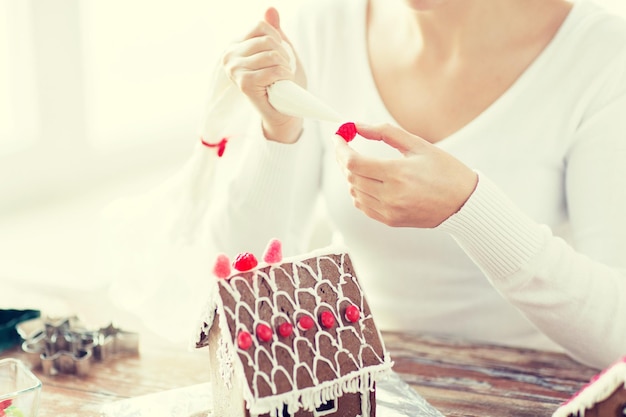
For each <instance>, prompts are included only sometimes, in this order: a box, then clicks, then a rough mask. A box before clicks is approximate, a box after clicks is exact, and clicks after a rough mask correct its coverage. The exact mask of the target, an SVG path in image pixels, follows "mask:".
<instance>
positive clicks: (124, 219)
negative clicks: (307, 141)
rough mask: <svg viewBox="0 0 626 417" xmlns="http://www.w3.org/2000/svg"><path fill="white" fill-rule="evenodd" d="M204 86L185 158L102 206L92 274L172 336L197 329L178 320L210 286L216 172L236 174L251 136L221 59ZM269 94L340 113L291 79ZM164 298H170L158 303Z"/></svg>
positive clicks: (302, 107)
mask: <svg viewBox="0 0 626 417" xmlns="http://www.w3.org/2000/svg"><path fill="white" fill-rule="evenodd" d="M285 47H286V49H287V51H288V53H290V54H291V60H290V61H291V64H292V69H293V70H295V65H296V59H295V56H294V55H293V51H292V50H291V47H290V46H289V45H287V44H286V43H285ZM209 86H210V90H209V94H208V100H207V105H206V110H205V112H204V114H203V119H202V121H201V123H200V126H199V132H198V133H199V138H200V140H198V141H197V144H196V146H195V149H193V150H192V152H191V156H190V158H189V159H188V160H187V162H186V163H185V165H184V166H183V167H182V168H181V169H179V170H178V172H176V173H175V174H174V175H172V176H171V177H169V178H168V179H167V180H165V181H164V182H162V183H161V184H159V185H158V186H156V187H154V188H152V189H151V190H149V191H147V192H145V193H143V194H140V195H135V196H130V197H127V198H124V199H119V200H116V201H114V202H112V203H110V204H109V205H108V206H107V207H106V208H105V209H104V210H103V211H102V213H101V221H100V241H99V244H100V247H99V250H98V259H97V260H98V268H97V273H98V274H102V277H103V278H104V279H106V280H107V282H111V286H110V290H109V296H110V298H111V299H112V300H113V301H114V303H115V304H116V305H117V306H119V307H121V308H123V309H125V310H127V311H130V312H132V313H134V314H135V315H136V316H137V317H138V318H140V319H141V321H142V322H143V324H144V325H145V326H146V327H147V328H148V329H151V330H153V331H154V332H155V334H159V335H161V336H163V337H165V338H166V339H168V340H169V341H170V342H173V343H179V342H180V341H181V340H183V341H187V340H188V339H189V335H190V334H191V333H192V331H194V332H195V330H196V328H194V329H185V326H180V323H185V322H187V321H188V319H189V317H199V312H200V311H201V308H200V306H202V305H204V303H205V298H206V294H207V292H206V291H203V289H206V290H207V291H209V289H208V288H205V287H206V286H207V285H208V284H207V280H206V271H207V265H206V263H205V261H206V260H207V259H215V256H216V255H217V253H219V248H216V246H218V245H216V244H215V243H214V242H213V237H212V236H211V235H210V227H209V224H210V223H209V219H210V216H211V211H212V207H214V206H215V204H216V203H217V202H218V200H219V198H220V195H223V194H222V193H221V192H222V191H224V190H223V188H220V187H225V185H224V183H225V182H226V181H223V180H222V178H229V177H232V176H233V175H234V173H235V172H236V168H233V167H235V166H237V165H238V164H239V160H240V158H239V155H241V153H242V150H243V148H245V146H246V141H247V140H252V138H248V135H246V134H245V133H246V131H245V130H244V131H242V126H249V125H250V122H251V119H252V115H253V110H252V108H251V106H250V105H249V103H248V100H247V99H246V97H245V96H244V95H243V94H242V93H241V92H240V91H239V89H238V88H237V86H236V85H235V84H234V83H233V82H232V81H231V80H230V79H229V78H228V77H227V76H226V74H225V72H224V70H223V68H222V66H221V65H217V66H216V68H215V69H214V71H213V74H212V79H211V81H210V83H209ZM268 98H269V102H270V104H271V105H272V106H274V107H275V108H276V109H277V110H278V111H280V112H282V113H285V114H288V115H291V116H297V117H302V118H307V119H315V120H322V121H328V122H335V123H342V122H343V121H345V120H346V119H344V118H343V117H342V116H341V115H340V114H339V113H338V112H336V111H335V110H334V109H332V107H330V106H329V105H327V104H326V103H324V102H323V101H322V100H320V99H318V98H317V97H315V96H313V95H312V94H311V93H309V92H308V91H306V90H305V89H303V88H301V87H299V86H298V85H297V84H295V83H293V82H292V81H287V80H284V81H278V82H276V83H274V84H273V85H271V86H270V87H269V88H268ZM243 129H245V128H243ZM217 178H219V180H217ZM111 277H114V278H111ZM200 296H202V297H201V298H196V297H200ZM164 300H168V301H167V303H171V305H169V306H168V305H164V304H163V303H164ZM174 300H188V302H186V303H175V304H174ZM192 321H193V320H192Z"/></svg>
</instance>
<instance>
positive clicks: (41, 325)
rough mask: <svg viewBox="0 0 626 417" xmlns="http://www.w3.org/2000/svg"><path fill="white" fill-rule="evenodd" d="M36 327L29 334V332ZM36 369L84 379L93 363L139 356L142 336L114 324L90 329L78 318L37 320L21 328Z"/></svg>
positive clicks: (27, 351) (46, 372) (24, 346)
mask: <svg viewBox="0 0 626 417" xmlns="http://www.w3.org/2000/svg"><path fill="white" fill-rule="evenodd" d="M29 327H35V330H34V331H31V332H30V333H29V334H24V333H27V332H28V331H27V330H26V329H27V328H29ZM18 332H19V333H20V334H21V336H22V338H23V339H24V342H23V343H22V350H23V351H24V352H26V353H28V354H29V357H30V360H31V363H32V365H33V367H39V366H40V367H41V369H42V370H43V372H44V373H45V374H46V375H56V374H59V373H62V374H75V375H78V376H85V375H87V374H88V373H89V370H90V369H91V363H92V362H93V361H94V360H96V361H104V360H108V359H110V358H112V357H115V356H118V355H137V354H138V353H139V335H138V334H137V333H134V332H128V331H125V330H122V329H119V328H117V327H115V326H113V324H109V325H108V326H106V327H102V328H99V329H96V330H90V329H87V328H86V327H85V326H84V325H83V324H82V323H81V322H80V320H78V318H77V317H75V316H73V317H63V318H58V319H51V318H45V319H36V320H31V321H29V322H25V323H23V324H22V325H20V326H18Z"/></svg>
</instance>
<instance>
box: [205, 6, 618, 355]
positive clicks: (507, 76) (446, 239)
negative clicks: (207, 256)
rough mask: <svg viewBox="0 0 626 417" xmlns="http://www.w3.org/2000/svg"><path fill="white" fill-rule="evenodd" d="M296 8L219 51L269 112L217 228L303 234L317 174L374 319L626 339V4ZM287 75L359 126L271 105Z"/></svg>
mask: <svg viewBox="0 0 626 417" xmlns="http://www.w3.org/2000/svg"><path fill="white" fill-rule="evenodd" d="M299 16H300V18H299V19H298V20H296V21H294V22H291V23H292V24H293V26H294V28H295V29H294V30H292V31H283V29H282V28H281V26H280V22H279V19H278V14H277V12H276V11H275V10H273V9H270V10H268V12H267V13H266V16H265V20H263V21H261V22H260V23H259V24H258V25H257V26H256V27H255V28H253V30H252V31H251V32H250V33H249V34H248V35H247V36H246V37H245V38H244V39H243V40H242V41H241V42H238V43H236V44H234V45H232V47H231V48H230V49H229V50H228V51H227V53H226V54H225V55H224V67H225V70H226V72H227V74H228V75H229V76H230V77H231V79H232V80H233V81H234V82H235V83H237V84H238V85H239V87H240V88H241V90H242V91H243V92H244V93H245V95H246V96H247V97H248V98H249V99H250V101H251V103H252V104H253V105H254V107H255V108H256V109H257V110H258V114H259V116H260V120H259V122H258V123H257V125H255V126H256V127H257V129H253V130H251V132H250V135H252V136H254V137H251V138H250V139H249V140H247V144H246V148H245V150H244V152H242V154H241V155H237V158H238V159H239V160H240V161H241V164H239V167H240V168H238V171H237V172H236V173H235V174H234V175H232V177H231V178H230V180H229V181H230V182H229V183H228V184H227V187H226V188H227V189H228V190H229V191H228V196H227V198H225V199H223V200H222V201H221V202H220V203H219V204H217V205H216V206H215V207H213V210H214V214H213V216H212V218H214V219H216V220H217V221H215V222H214V223H213V224H212V226H211V227H212V235H213V236H214V238H215V239H216V241H217V245H218V247H219V248H220V249H221V250H224V251H225V252H227V253H237V252H239V251H255V252H257V253H260V252H262V250H263V247H264V246H265V244H266V243H267V242H268V240H269V239H270V238H272V237H278V238H280V239H281V240H282V241H283V244H284V245H285V252H286V254H288V255H289V254H295V253H297V252H302V251H304V250H306V243H307V242H308V237H309V234H310V231H311V225H312V220H313V214H314V207H315V205H316V201H317V197H318V196H319V195H320V194H321V195H322V197H323V200H324V201H325V204H326V208H327V213H328V217H329V219H330V220H331V222H332V225H333V227H334V228H335V229H336V231H337V232H338V234H340V235H341V237H342V238H343V243H344V244H345V245H346V246H347V247H348V248H349V250H350V252H351V254H352V256H353V258H354V260H355V266H356V268H357V270H358V272H359V275H360V277H361V279H362V281H363V284H364V286H365V289H366V292H367V295H368V298H369V300H370V304H372V306H373V309H374V312H375V314H376V317H377V321H378V322H379V323H380V325H381V327H382V328H383V329H389V330H394V329H401V330H409V331H419V332H436V333H446V334H454V335H460V336H463V337H468V338H473V339H480V340H485V341H490V342H495V343H505V344H511V345H518V346H528V347H536V348H547V349H564V350H565V351H567V352H568V353H569V354H571V355H572V356H573V357H574V358H576V359H578V360H580V361H582V362H584V363H586V364H590V365H593V366H597V367H604V366H606V365H607V364H609V363H611V362H613V361H614V360H616V359H617V358H618V357H619V356H621V355H624V354H626V216H625V214H624V213H626V186H624V184H623V181H624V179H626V23H624V22H623V21H622V20H620V19H619V18H617V17H615V16H612V15H610V14H608V13H607V12H605V11H603V10H602V9H600V8H598V7H597V6H595V5H594V4H592V3H590V2H587V1H585V0H579V1H574V2H568V1H565V0H501V1H492V0H393V1H391V0H369V1H368V0H316V1H314V2H312V3H311V4H309V5H307V6H305V8H304V10H302V13H300V15H299ZM285 32H287V34H285ZM283 40H287V41H289V42H291V43H292V45H293V49H294V50H295V52H296V54H297V56H298V58H299V61H298V66H297V69H296V71H295V73H293V72H292V71H291V69H290V67H289V55H288V53H287V51H286V50H285V48H284V47H283V46H282V45H281V42H282V41H283ZM305 74H306V75H305ZM280 79H294V80H296V81H297V82H299V83H300V84H301V85H303V86H306V87H307V88H308V89H309V90H310V91H311V92H313V93H314V94H315V95H317V96H319V97H320V98H322V99H323V100H325V101H326V102H328V103H330V104H331V105H332V106H333V107H335V108H336V109H338V110H339V111H340V112H341V113H342V114H344V115H346V121H348V120H356V121H363V122H366V123H368V125H362V124H357V125H358V129H359V133H360V135H361V136H362V137H357V138H356V139H355V140H354V141H352V142H350V143H349V144H346V143H345V142H343V141H342V140H338V139H337V136H335V135H334V132H335V131H336V129H337V127H338V126H337V125H333V124H331V123H325V122H315V121H309V120H304V121H303V120H302V119H298V118H293V117H289V116H285V115H283V114H280V113H278V112H277V111H276V110H275V109H273V108H272V106H271V105H270V104H269V103H268V101H267V93H266V87H267V86H269V85H271V84H272V83H273V82H275V81H277V80H280ZM227 152H228V150H227Z"/></svg>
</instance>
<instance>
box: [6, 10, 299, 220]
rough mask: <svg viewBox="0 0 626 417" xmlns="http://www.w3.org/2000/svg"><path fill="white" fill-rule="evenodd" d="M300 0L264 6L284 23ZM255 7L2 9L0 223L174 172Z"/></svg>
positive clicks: (256, 17) (253, 18) (251, 22)
mask: <svg viewBox="0 0 626 417" xmlns="http://www.w3.org/2000/svg"><path fill="white" fill-rule="evenodd" d="M300 3H301V0H279V1H275V2H273V3H272V5H274V6H276V7H278V8H279V10H281V11H283V12H287V13H291V12H292V11H293V10H294V9H295V8H296V7H297V6H298V5H299V4H300ZM265 7H267V3H264V2H263V1H259V0H230V1H229V2H213V1H206V0H181V1H177V2H175V3H174V2H154V1H150V0H109V1H98V0H84V1H72V2H58V1H48V0H32V1H21V0H13V1H12V0H6V1H2V2H0V195H1V196H2V198H1V199H0V214H1V213H3V212H6V211H7V210H8V211H12V210H16V209H21V208H22V207H25V206H26V205H27V204H31V203H32V202H34V201H40V200H42V199H46V198H49V197H50V196H53V195H70V194H72V193H74V194H75V193H80V192H81V190H87V189H93V187H95V186H98V184H100V183H103V182H104V181H106V180H108V179H110V178H114V177H115V178H120V177H121V176H123V175H134V174H137V173H141V172H146V171H150V170H152V169H155V167H158V168H159V169H160V168H162V167H163V166H164V165H167V164H169V165H172V166H178V165H180V164H181V163H182V161H184V159H185V158H187V157H188V154H189V152H190V150H191V149H192V146H193V144H194V143H195V140H196V131H197V125H198V121H199V120H200V118H201V113H202V111H203V108H204V104H205V97H206V93H207V90H208V87H209V85H208V83H209V79H210V74H211V71H212V69H213V67H214V65H215V63H216V62H217V60H218V58H219V56H220V54H221V51H222V50H223V48H225V47H226V46H227V45H228V44H229V43H230V42H231V41H232V40H234V39H236V38H237V37H239V36H242V35H243V34H245V32H246V31H247V30H248V29H249V28H251V27H252V25H254V24H255V22H256V21H257V20H259V19H261V18H262V16H263V10H264V8H265Z"/></svg>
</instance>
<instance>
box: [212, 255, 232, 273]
mask: <svg viewBox="0 0 626 417" xmlns="http://www.w3.org/2000/svg"><path fill="white" fill-rule="evenodd" d="M213 274H215V276H216V277H218V278H228V277H229V276H230V260H229V259H228V256H226V255H224V254H223V253H220V254H219V255H217V258H216V259H215V266H214V267H213Z"/></svg>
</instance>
